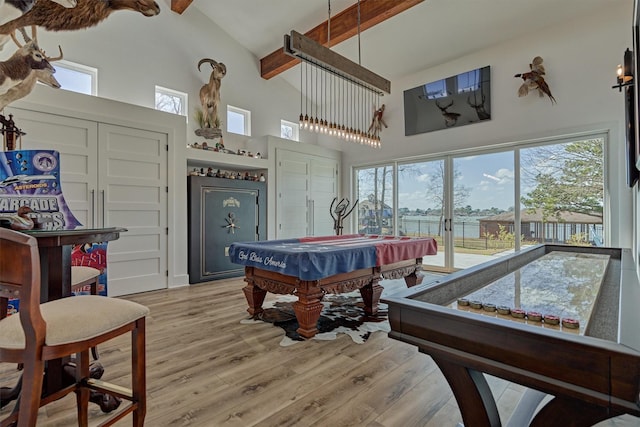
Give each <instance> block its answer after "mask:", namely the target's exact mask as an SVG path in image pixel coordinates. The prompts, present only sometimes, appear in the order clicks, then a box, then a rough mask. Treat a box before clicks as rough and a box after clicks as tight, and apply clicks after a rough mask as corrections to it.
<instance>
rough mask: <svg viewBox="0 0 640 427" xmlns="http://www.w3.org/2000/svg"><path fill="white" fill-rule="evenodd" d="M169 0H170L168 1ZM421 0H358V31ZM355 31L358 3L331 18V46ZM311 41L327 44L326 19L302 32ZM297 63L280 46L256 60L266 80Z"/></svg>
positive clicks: (347, 37)
mask: <svg viewBox="0 0 640 427" xmlns="http://www.w3.org/2000/svg"><path fill="white" fill-rule="evenodd" d="M172 1H173V0H172ZM423 1H424V0H361V1H360V32H362V31H364V30H366V29H368V28H371V27H373V26H374V25H377V24H379V23H381V22H383V21H386V20H387V19H389V18H391V17H392V16H395V15H397V14H398V13H400V12H404V11H405V10H407V9H409V8H411V7H413V6H415V5H417V4H419V3H422V2H423ZM357 34H358V4H357V3H356V4H354V5H353V6H350V7H348V8H346V9H345V10H343V11H342V12H340V13H338V14H337V15H335V16H333V17H331V40H330V42H331V46H334V45H336V44H338V43H340V42H343V41H345V40H347V39H349V38H351V37H353V36H355V35H357ZM304 35H305V36H307V37H309V38H310V39H312V40H315V41H316V42H318V43H320V44H321V45H323V46H327V45H328V43H327V36H328V21H324V22H323V23H322V24H320V25H318V26H316V27H315V28H313V29H311V30H310V31H308V32H306V33H305V34H304ZM283 45H284V43H283ZM299 62H300V60H299V59H296V58H293V57H291V56H289V55H287V54H285V53H284V48H283V47H281V48H280V49H278V50H276V51H274V52H272V53H270V54H269V55H267V56H265V57H264V58H262V59H260V75H261V76H262V78H263V79H270V78H272V77H275V76H277V75H278V74H280V73H282V72H283V71H286V70H288V69H289V68H291V67H293V66H294V65H296V64H298V63H299Z"/></svg>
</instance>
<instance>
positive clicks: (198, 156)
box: [186, 148, 269, 170]
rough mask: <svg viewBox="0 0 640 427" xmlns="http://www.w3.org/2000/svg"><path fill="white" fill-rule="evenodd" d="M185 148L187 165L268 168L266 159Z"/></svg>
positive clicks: (249, 168)
mask: <svg viewBox="0 0 640 427" xmlns="http://www.w3.org/2000/svg"><path fill="white" fill-rule="evenodd" d="M186 150H187V152H186V154H187V165H188V166H190V167H204V168H207V167H212V168H219V169H233V170H238V169H242V170H261V169H264V170H266V169H268V168H269V162H268V160H267V159H256V158H254V157H249V156H241V155H237V154H227V153H220V152H217V151H211V150H201V149H198V148H187V149H186Z"/></svg>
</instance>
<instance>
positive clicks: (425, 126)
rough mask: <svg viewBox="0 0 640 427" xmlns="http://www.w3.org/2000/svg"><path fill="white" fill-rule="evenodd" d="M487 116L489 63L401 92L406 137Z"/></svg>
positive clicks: (488, 104)
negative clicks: (402, 93) (402, 94)
mask: <svg viewBox="0 0 640 427" xmlns="http://www.w3.org/2000/svg"><path fill="white" fill-rule="evenodd" d="M490 119H491V69H490V67H489V66H486V67H482V68H477V69H475V70H471V71H467V72H465V73H461V74H458V75H456V76H451V77H447V78H446V79H442V80H437V81H435V82H431V83H426V84H423V85H420V86H417V87H414V88H413V89H408V90H405V91H404V134H405V135H406V136H409V135H416V134H419V133H425V132H432V131H435V130H440V129H446V128H452V127H459V126H464V125H468V124H472V123H478V122H481V121H484V120H490Z"/></svg>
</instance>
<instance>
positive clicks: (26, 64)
mask: <svg viewBox="0 0 640 427" xmlns="http://www.w3.org/2000/svg"><path fill="white" fill-rule="evenodd" d="M22 35H23V37H24V39H25V41H26V43H25V44H24V46H22V45H21V44H20V42H18V40H17V39H16V38H15V35H12V38H13V40H14V41H15V43H16V44H17V45H18V46H20V48H19V49H18V50H16V52H15V53H14V54H13V55H12V56H11V57H10V58H9V59H8V60H6V61H3V62H0V94H4V93H6V92H7V91H8V90H9V89H11V88H12V87H13V86H15V85H17V84H19V83H20V82H22V81H23V80H24V79H25V78H27V76H29V74H30V73H31V70H43V69H47V70H49V71H51V72H52V73H53V72H55V68H53V67H52V66H51V64H49V61H47V59H46V58H45V55H44V53H43V52H42V51H41V50H40V48H39V47H38V44H37V41H36V40H35V36H34V39H30V38H29V37H28V36H27V34H26V32H24V30H22ZM34 35H35V32H34Z"/></svg>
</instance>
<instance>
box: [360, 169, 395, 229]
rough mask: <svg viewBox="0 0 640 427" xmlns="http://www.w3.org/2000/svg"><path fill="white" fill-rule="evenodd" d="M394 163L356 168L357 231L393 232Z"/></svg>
mask: <svg viewBox="0 0 640 427" xmlns="http://www.w3.org/2000/svg"><path fill="white" fill-rule="evenodd" d="M394 169H395V167H394V165H392V164H388V165H380V166H374V167H370V168H363V169H358V170H357V179H356V183H357V186H358V188H357V194H358V197H357V199H358V200H359V202H358V212H357V218H358V233H366V234H386V235H389V234H394V230H393V220H394V214H393V205H394V203H393V189H394V185H393V181H394V178H393V177H394Z"/></svg>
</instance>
